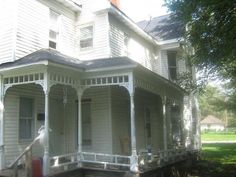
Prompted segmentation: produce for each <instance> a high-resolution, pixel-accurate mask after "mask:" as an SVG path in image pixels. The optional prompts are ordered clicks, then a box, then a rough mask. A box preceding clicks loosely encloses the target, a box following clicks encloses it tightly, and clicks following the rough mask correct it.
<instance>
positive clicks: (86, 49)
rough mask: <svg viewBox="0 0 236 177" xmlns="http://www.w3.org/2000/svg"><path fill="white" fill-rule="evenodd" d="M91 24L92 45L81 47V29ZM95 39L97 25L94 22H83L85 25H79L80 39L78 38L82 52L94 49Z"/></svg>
mask: <svg viewBox="0 0 236 177" xmlns="http://www.w3.org/2000/svg"><path fill="white" fill-rule="evenodd" d="M89 26H92V27H93V37H92V46H90V47H86V48H81V47H80V40H81V38H80V36H81V35H80V34H81V32H80V30H81V29H82V28H86V27H89ZM94 39H95V25H94V23H87V24H83V25H80V26H79V40H78V43H79V50H80V52H82V53H86V52H90V51H91V50H93V49H94Z"/></svg>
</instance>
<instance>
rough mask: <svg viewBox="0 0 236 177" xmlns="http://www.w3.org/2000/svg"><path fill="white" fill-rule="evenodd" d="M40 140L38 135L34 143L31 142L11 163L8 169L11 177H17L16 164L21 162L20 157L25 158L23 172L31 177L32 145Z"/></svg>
mask: <svg viewBox="0 0 236 177" xmlns="http://www.w3.org/2000/svg"><path fill="white" fill-rule="evenodd" d="M39 139H40V135H39V136H37V137H36V138H35V139H34V141H32V142H31V143H30V144H29V145H28V146H27V147H26V148H25V149H24V151H23V152H22V153H21V154H20V155H19V156H18V157H17V158H16V159H15V161H13V162H12V163H11V164H10V165H9V166H8V168H9V169H13V177H18V167H17V166H18V162H19V161H20V160H21V158H22V157H24V156H26V158H25V171H26V176H29V177H31V176H32V164H31V161H32V147H33V145H34V144H35V143H36V142H37V141H38V140H39Z"/></svg>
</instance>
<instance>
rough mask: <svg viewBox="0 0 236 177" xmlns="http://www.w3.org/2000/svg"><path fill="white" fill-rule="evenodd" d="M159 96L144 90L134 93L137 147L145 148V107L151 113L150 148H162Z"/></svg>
mask: <svg viewBox="0 0 236 177" xmlns="http://www.w3.org/2000/svg"><path fill="white" fill-rule="evenodd" d="M161 107H162V106H161V102H160V98H159V97H158V96H157V95H154V94H151V93H147V92H145V91H140V90H138V91H137V94H135V111H136V112H135V119H136V138H137V149H138V150H140V149H145V148H146V131H145V109H146V108H148V109H149V110H150V113H151V143H152V150H153V151H157V150H160V149H163V116H162V108H161Z"/></svg>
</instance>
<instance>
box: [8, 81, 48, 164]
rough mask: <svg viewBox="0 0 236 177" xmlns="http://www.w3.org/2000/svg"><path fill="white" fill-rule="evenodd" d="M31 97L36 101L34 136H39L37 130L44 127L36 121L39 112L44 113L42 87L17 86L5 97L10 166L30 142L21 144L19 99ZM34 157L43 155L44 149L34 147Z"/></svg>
mask: <svg viewBox="0 0 236 177" xmlns="http://www.w3.org/2000/svg"><path fill="white" fill-rule="evenodd" d="M26 88H27V89H26ZM21 96H22V97H29V98H33V99H34V101H35V102H34V103H35V105H34V114H35V128H34V129H35V131H34V136H35V137H36V136H37V128H38V127H40V126H41V125H42V121H37V120H36V115H37V113H38V112H41V111H43V109H44V108H43V104H42V101H43V99H42V98H43V91H42V88H41V87H40V86H37V85H27V86H15V87H12V88H10V89H9V90H8V91H7V94H6V97H5V114H4V116H5V118H4V120H5V122H4V144H5V149H6V163H7V164H9V163H11V162H13V161H14V160H15V158H16V157H17V156H18V155H19V154H20V153H21V152H22V151H23V150H24V148H25V147H26V146H27V145H28V144H29V143H30V142H19V139H18V135H19V133H18V131H19V126H18V123H19V121H18V120H19V99H20V97H21ZM33 152H34V156H41V155H42V148H41V147H40V146H34V148H33Z"/></svg>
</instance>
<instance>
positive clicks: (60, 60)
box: [0, 49, 185, 93]
mask: <svg viewBox="0 0 236 177" xmlns="http://www.w3.org/2000/svg"><path fill="white" fill-rule="evenodd" d="M51 63H52V64H59V65H62V66H66V67H71V68H74V69H76V70H78V71H85V72H86V71H88V72H93V71H105V70H115V69H128V68H130V69H133V68H138V69H139V70H141V71H142V72H145V73H149V75H150V77H153V78H156V79H158V80H160V81H162V82H164V83H165V84H168V85H169V86H171V87H174V88H175V89H178V90H179V91H181V92H183V93H185V90H183V89H182V88H181V87H179V86H178V85H176V84H174V83H172V82H171V81H169V80H167V79H166V78H164V77H162V76H160V75H158V74H156V73H154V72H152V71H150V70H148V69H147V68H145V67H144V66H142V65H140V64H138V63H137V62H135V61H133V60H131V59H130V58H128V57H113V58H100V59H93V60H86V61H84V60H83V61H82V60H79V59H77V58H73V57H69V56H67V55H64V54H62V53H60V52H58V51H56V50H53V49H41V50H38V51H36V52H33V53H31V54H29V55H27V56H25V57H23V58H21V59H19V60H16V61H13V62H8V63H3V64H0V71H5V70H12V69H15V68H21V67H24V66H31V65H37V64H41V65H50V64H51ZM143 74H144V73H143Z"/></svg>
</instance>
